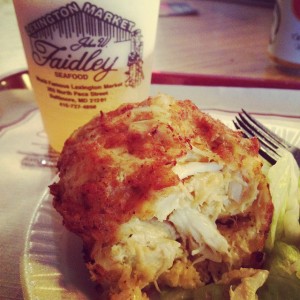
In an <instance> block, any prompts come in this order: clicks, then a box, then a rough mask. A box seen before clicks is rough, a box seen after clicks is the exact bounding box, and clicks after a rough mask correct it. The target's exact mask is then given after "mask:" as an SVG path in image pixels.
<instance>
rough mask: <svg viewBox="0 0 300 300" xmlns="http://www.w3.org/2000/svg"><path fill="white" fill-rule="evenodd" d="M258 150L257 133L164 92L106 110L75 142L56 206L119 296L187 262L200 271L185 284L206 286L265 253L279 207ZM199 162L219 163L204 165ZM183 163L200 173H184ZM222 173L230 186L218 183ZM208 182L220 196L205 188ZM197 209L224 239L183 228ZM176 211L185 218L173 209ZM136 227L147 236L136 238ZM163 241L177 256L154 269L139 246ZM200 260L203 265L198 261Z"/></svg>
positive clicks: (67, 152) (101, 278)
mask: <svg viewBox="0 0 300 300" xmlns="http://www.w3.org/2000/svg"><path fill="white" fill-rule="evenodd" d="M258 149H259V144H258V141H257V139H256V138H252V139H245V138H243V137H242V135H241V134H240V133H239V132H236V131H233V130H231V129H229V128H227V127H226V126H224V124H223V123H221V122H220V121H218V120H215V119H213V118H212V117H211V116H209V115H208V114H205V113H203V112H201V111H200V110H199V109H198V108H197V107H196V106H195V105H194V104H193V103H192V102H191V101H189V100H186V101H174V100H173V99H172V98H170V97H168V96H166V95H159V96H157V97H153V98H149V99H147V100H145V101H143V102H141V103H135V104H125V105H123V106H121V107H120V108H119V109H117V110H115V111H112V112H109V113H106V114H103V113H101V114H100V115H99V116H97V117H95V118H94V119H93V120H91V121H90V122H89V123H88V124H87V125H85V126H84V127H82V128H80V129H79V130H77V131H76V132H75V133H74V134H73V135H72V136H71V137H70V138H69V139H68V140H67V142H66V143H65V147H64V149H63V151H62V153H61V156H60V159H59V163H58V169H59V173H60V180H59V182H58V183H55V184H54V185H52V186H51V193H52V194H53V195H54V201H53V204H54V207H55V208H56V210H57V211H58V212H59V213H60V214H61V215H62V216H63V220H64V224H65V226H66V227H67V228H68V229H69V230H70V231H72V232H74V233H76V234H78V235H79V236H80V237H82V239H83V242H84V247H85V251H86V254H87V261H88V268H89V269H90V271H91V274H92V276H93V277H94V280H96V281H98V282H105V283H106V285H108V286H110V288H111V289H112V291H113V292H112V293H113V294H114V295H115V296H116V297H117V295H118V294H120V295H121V291H123V292H122V293H123V294H124V293H125V294H126V295H128V293H129V294H130V292H128V291H127V292H124V289H125V290H126V287H127V288H128V290H130V289H132V290H136V288H137V289H138V290H140V289H142V288H143V287H145V286H147V285H148V284H150V283H153V282H156V281H158V282H159V279H161V280H160V282H161V283H162V282H163V283H164V284H166V283H167V284H170V285H174V282H177V281H176V279H175V278H172V275H170V274H174V276H176V278H182V276H183V274H179V273H178V272H179V271H178V270H181V269H180V268H178V266H182V265H184V264H185V263H186V264H187V265H188V266H189V273H188V272H187V271H185V272H186V273H184V274H186V275H185V276H186V278H191V279H190V281H189V279H188V280H187V281H186V283H185V287H190V286H193V287H196V286H199V285H201V284H203V283H205V282H206V281H208V280H213V279H216V280H217V277H220V276H219V275H221V273H222V272H225V271H227V270H230V269H232V268H239V267H241V266H244V267H248V266H249V267H250V266H253V265H254V264H253V256H254V255H255V254H256V253H258V252H261V251H263V247H264V243H265V239H266V235H267V233H268V230H269V225H270V222H271V218H272V213H273V206H272V202H271V199H270V195H269V191H268V187H267V184H266V180H265V178H264V176H263V175H262V174H261V165H262V163H261V160H260V159H259V158H258ZM194 166H196V167H199V168H202V167H204V168H212V171H209V170H210V169H208V170H207V171H195V172H194V171H193V168H194ZM177 167H183V168H185V170H187V168H191V170H190V169H189V170H188V172H192V173H191V174H190V175H187V176H183V178H181V176H180V174H178V172H179V171H176V170H177V169H176V168H177ZM180 170H181V169H180ZM210 172H212V173H211V174H212V177H211V178H209V177H208V176H209V174H210ZM214 181H215V182H220V189H221V192H215V191H214V190H213V182H214ZM201 182H206V185H207V189H210V190H211V192H210V194H212V195H213V196H209V195H204V196H203V195H202V194H203V193H204V192H205V188H206V185H205V186H202V185H201ZM199 184H200V185H199ZM198 185H199V186H198ZM215 188H216V190H217V189H219V186H216V187H215ZM199 193H200V194H201V193H202V194H201V195H200V196H197V195H198V194H199ZM214 193H215V194H214ZM204 194H205V193H204ZM176 195H178V196H176ZM172 197H173V198H174V199H173V198H172ZM170 199H173V200H170ZM191 199H192V200H191ZM173 206H174V207H173ZM214 207H216V208H217V210H214ZM191 209H195V211H194V213H195V214H201V218H203V221H205V222H206V221H207V222H208V223H209V224H210V225H209V226H211V228H212V229H213V230H216V233H217V234H218V238H219V242H218V243H219V244H217V245H215V244H214V242H213V241H210V239H209V232H205V231H204V229H201V228H198V229H196V230H199V232H200V233H199V235H197V234H195V236H187V235H186V233H185V232H183V231H182V229H180V224H179V223H180V222H181V219H180V214H181V215H183V214H185V213H187V214H190V213H191V212H190V210H191ZM175 211H178V212H179V213H180V214H178V215H179V219H178V216H177V215H175V214H174V215H173V217H170V216H172V214H173V212H175ZM211 211H215V212H211ZM188 216H192V215H188ZM176 218H177V219H176ZM134 222H136V223H134ZM191 222H192V219H191ZM131 224H135V225H134V226H133V225H131ZM139 226H141V228H142V227H143V226H144V227H145V228H149V229H147V230H149V231H151V230H153V234H152V236H153V235H155V234H156V232H159V238H158V240H157V242H155V239H154V240H147V238H148V237H147V230H146V229H145V230H143V229H141V230H140V231H138V229H136V230H137V232H138V233H135V231H134V229H132V228H138V227H139ZM130 230H133V231H130ZM184 230H185V229H184ZM201 230H203V232H202V231H201ZM144 231H145V232H144ZM187 231H188V230H187ZM124 232H126V234H128V235H127V237H124V236H125V235H126V234H125V233H124ZM128 232H131V233H130V234H129V233H128ZM151 232H152V231H151ZM135 234H136V235H137V236H139V235H141V236H142V238H141V239H140V240H141V242H137V241H136V240H134V243H132V244H130V243H131V239H132V238H134V237H135ZM149 235H151V234H150V233H149ZM222 236H223V237H222ZM196 237H198V239H199V240H197V238H196ZM136 239H137V238H136ZM144 239H145V246H144V244H143V242H144ZM149 239H150V237H149ZM137 240H138V239H137ZM162 241H164V242H165V243H170V244H168V245H169V246H170V245H172V247H171V246H170V249H171V250H172V251H173V249H175V248H176V250H174V253H173V252H172V251H171V252H172V253H173V256H174V257H173V259H172V260H170V262H168V263H166V262H164V263H163V262H159V263H160V265H158V266H157V267H156V269H155V270H152V269H151V270H148V269H147V270H146V271H145V268H147V267H145V266H144V265H143V261H142V258H140V255H142V254H141V253H140V252H139V251H140V250H137V249H140V248H142V246H143V247H145V248H143V249H145V253H146V254H145V255H146V256H145V257H146V258H147V259H149V258H151V259H152V258H153V257H155V255H156V252H155V251H156V250H157V249H158V248H159V247H160V243H161V244H163V242H162ZM139 243H140V244H139ZM151 243H152V244H151ZM137 245H138V246H137ZM147 245H148V246H147ZM138 247H139V248H138ZM147 247H148V248H147ZM149 247H150V248H149ZM151 247H152V248H151ZM133 249H134V250H133ZM149 249H150V250H149ZM157 251H158V250H157ZM159 251H161V252H163V250H162V249H160V250H159ZM134 253H135V254H134ZM147 255H148V256H147ZM162 257H163V254H162ZM170 257H172V255H170ZM146 258H145V259H146ZM170 259H171V258H170ZM197 261H199V262H197ZM183 262H185V263H183ZM192 262H197V263H195V266H193V267H191V266H192V265H191V263H192ZM152 263H153V262H152ZM172 266H174V268H173V267H172ZM197 266H198V267H197ZM149 268H150V266H149ZM151 268H152V267H151ZM183 269H184V268H182V270H183ZM196 270H197V271H196ZM148 271H149V273H148ZM182 272H183V271H182ZM197 272H198V275H199V276H196V275H195V274H197ZM218 273H220V274H218ZM189 274H190V275H189ZM204 278H206V279H204ZM121 281H122V282H121ZM181 281H182V282H184V280H181ZM124 282H125V283H124ZM178 284H179V285H180V283H178ZM125 294H124V295H125ZM141 295H142V294H141ZM141 297H142V296H141ZM120 299H121V296H120Z"/></svg>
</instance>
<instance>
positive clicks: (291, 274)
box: [257, 241, 300, 300]
mask: <svg viewBox="0 0 300 300" xmlns="http://www.w3.org/2000/svg"><path fill="white" fill-rule="evenodd" d="M265 267H266V269H268V270H269V271H270V274H269V276H268V279H267V281H266V282H265V284H264V285H263V286H262V287H261V288H259V289H258V292H257V294H258V298H259V299H260V300H269V299H270V300H271V299H272V300H273V299H285V300H288V299H289V300H294V299H295V300H296V299H299V296H300V251H299V249H298V248H297V247H296V246H291V245H288V244H286V243H284V242H281V241H277V242H275V244H274V248H273V250H272V252H271V253H269V255H268V256H267V260H266V265H265Z"/></svg>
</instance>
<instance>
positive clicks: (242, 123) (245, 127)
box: [236, 114, 278, 154]
mask: <svg viewBox="0 0 300 300" xmlns="http://www.w3.org/2000/svg"><path fill="white" fill-rule="evenodd" d="M239 116H240V119H239V118H238V117H236V121H237V122H238V124H239V126H240V127H241V128H242V129H243V130H244V131H246V132H248V133H249V135H250V136H256V137H257V138H258V139H259V141H260V143H261V146H263V147H265V148H267V149H269V150H271V151H272V152H273V153H275V154H276V153H277V151H276V150H277V149H278V146H277V145H275V144H274V143H272V142H270V141H269V140H268V139H267V137H265V136H264V135H263V134H261V133H260V132H259V130H257V128H256V127H254V126H252V125H251V124H250V123H249V122H248V121H247V120H246V119H245V118H244V117H243V116H242V115H240V114H239Z"/></svg>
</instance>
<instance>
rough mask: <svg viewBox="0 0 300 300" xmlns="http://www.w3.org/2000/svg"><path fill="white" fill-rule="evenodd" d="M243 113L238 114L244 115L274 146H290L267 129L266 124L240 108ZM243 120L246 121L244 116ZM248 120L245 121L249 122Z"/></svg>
mask: <svg viewBox="0 0 300 300" xmlns="http://www.w3.org/2000/svg"><path fill="white" fill-rule="evenodd" d="M242 112H243V115H241V114H239V115H240V116H241V117H242V116H246V117H247V118H248V120H249V121H251V123H252V124H253V125H254V126H255V128H256V131H257V132H258V133H259V134H260V135H261V136H263V137H264V138H265V139H266V140H268V141H269V142H271V143H272V144H274V146H276V147H280V146H282V147H284V148H290V147H291V144H289V143H288V142H287V141H285V140H284V139H282V138H281V137H279V136H278V135H277V134H275V133H274V132H272V131H271V130H269V129H268V128H267V127H266V126H264V125H263V124H262V123H260V122H259V121H258V120H256V119H255V118H253V117H252V116H251V115H250V114H248V113H247V112H246V111H245V110H244V109H242ZM244 120H245V121H246V118H245V117H244ZM249 121H248V122H247V123H249Z"/></svg>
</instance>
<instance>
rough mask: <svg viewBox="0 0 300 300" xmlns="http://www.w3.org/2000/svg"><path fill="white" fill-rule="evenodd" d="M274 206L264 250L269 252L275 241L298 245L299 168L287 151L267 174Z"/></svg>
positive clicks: (299, 235) (299, 239)
mask: <svg viewBox="0 0 300 300" xmlns="http://www.w3.org/2000/svg"><path fill="white" fill-rule="evenodd" d="M267 178H268V182H269V185H270V192H271V196H272V199H273V204H274V214H273V219H272V224H271V229H270V233H269V236H268V240H267V243H266V249H267V250H269V251H270V250H271V249H272V248H273V246H274V243H275V240H283V241H286V242H288V243H290V244H294V245H295V244H298V245H299V244H300V224H299V213H300V205H299V204H300V193H299V190H300V189H299V168H298V165H297V163H296V161H295V159H294V157H293V156H292V155H291V153H289V152H288V151H284V152H283V156H282V157H281V158H280V159H279V160H278V161H277V163H276V164H275V165H274V166H272V167H271V168H270V169H269V171H268V173H267Z"/></svg>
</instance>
